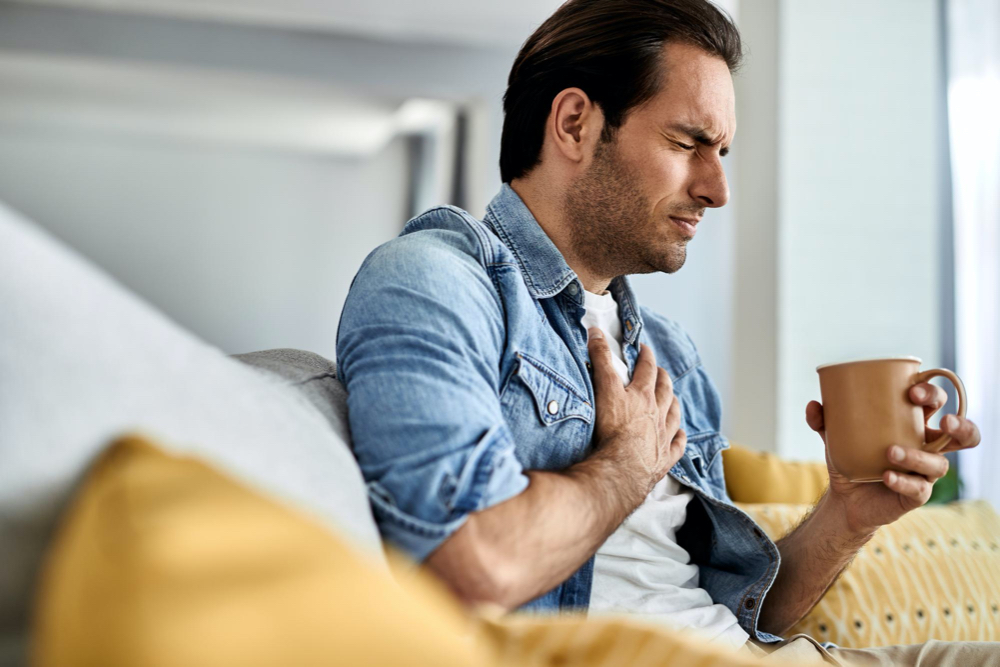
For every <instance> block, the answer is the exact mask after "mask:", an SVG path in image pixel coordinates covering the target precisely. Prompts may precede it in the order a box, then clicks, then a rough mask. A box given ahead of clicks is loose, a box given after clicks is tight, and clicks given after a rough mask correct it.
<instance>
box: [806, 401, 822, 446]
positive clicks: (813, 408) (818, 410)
mask: <svg viewBox="0 0 1000 667" xmlns="http://www.w3.org/2000/svg"><path fill="white" fill-rule="evenodd" d="M806 424H808V425H809V428H811V429H812V430H814V431H816V432H817V433H819V434H820V435H821V436H822V437H823V441H824V442H825V441H826V424H825V422H824V421H823V405H822V404H821V403H820V402H819V401H809V404H808V405H806Z"/></svg>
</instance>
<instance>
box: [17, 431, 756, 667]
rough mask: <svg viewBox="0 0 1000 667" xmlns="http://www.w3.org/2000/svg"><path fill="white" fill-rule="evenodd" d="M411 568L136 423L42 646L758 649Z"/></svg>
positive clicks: (245, 660) (263, 657)
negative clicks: (506, 601) (163, 444)
mask: <svg viewBox="0 0 1000 667" xmlns="http://www.w3.org/2000/svg"><path fill="white" fill-rule="evenodd" d="M396 571H397V573H398V572H399V571H400V569H399V568H396ZM400 576H402V579H400V580H398V583H397V580H394V579H393V578H392V577H391V576H390V575H389V574H387V573H386V572H384V571H383V570H381V569H376V568H373V567H370V566H368V565H367V564H366V563H365V562H364V560H363V559H362V558H361V557H360V556H358V555H357V554H356V553H355V552H354V551H353V550H352V549H350V548H349V547H348V546H346V545H345V544H344V543H342V542H341V541H340V540H339V539H337V537H336V536H335V535H333V534H332V533H330V532H328V531H327V530H326V529H325V528H324V527H323V526H321V525H320V524H318V523H316V522H314V521H313V520H311V519H310V518H308V517H306V516H304V515H302V514H300V513H299V512H297V511H295V510H292V509H289V508H286V507H284V506H283V505H281V504H279V503H276V502H274V501H272V500H270V499H269V498H267V497H264V496H262V495H260V494H258V493H256V492H255V491H253V490H252V489H249V488H247V487H246V486H243V485H242V484H240V483H238V482H235V481H234V480H232V479H231V478H229V477H227V476H225V475H223V474H221V473H219V472H218V471H216V470H215V469H213V468H212V467H210V466H208V465H205V464H204V463H201V462H199V461H197V460H195V459H191V458H186V457H177V456H172V455H168V454H165V453H164V452H162V451H161V450H159V449H157V448H156V447H155V446H153V445H151V444H149V443H148V442H145V441H143V440H141V439H138V438H134V437H132V438H125V439H122V440H120V441H118V442H116V443H115V444H114V445H112V446H111V447H110V448H109V449H108V450H107V451H106V452H105V454H104V455H103V456H102V457H101V458H100V459H99V460H98V461H97V462H96V464H95V465H94V466H93V468H92V469H91V471H90V472H89V474H88V475H87V478H86V479H85V481H84V483H83V485H82V487H81V489H80V490H79V491H78V493H77V496H76V498H75V499H74V500H73V502H72V505H71V507H70V508H69V510H68V511H67V513H66V515H65V516H64V517H63V521H62V524H61V526H60V528H59V530H58V532H57V535H56V538H55V540H54V542H53V545H52V547H51V548H50V552H49V554H48V557H47V562H46V564H45V567H44V571H43V577H42V582H41V588H40V590H39V593H38V597H37V599H36V605H35V622H34V628H33V637H32V653H33V655H32V662H33V664H35V665H39V666H41V667H48V666H53V667H55V666H59V667H72V666H73V665H94V666H98V665H100V666H104V667H117V666H123V667H124V666H126V665H128V666H134V665H143V666H149V667H167V666H171V665H183V666H184V667H199V666H202V665H204V666H208V665H213V666H214V665H241V666H248V667H254V666H257V665H296V666H301V665H306V666H308V665H333V664H342V665H365V664H370V665H434V666H438V665H486V666H490V665H502V666H505V667H513V666H515V665H517V666H519V667H520V666H522V665H528V666H530V665H556V664H559V665H580V666H586V667H598V666H602V665H621V664H630V663H632V662H638V661H642V662H643V664H650V665H667V664H673V665H701V666H705V667H712V666H719V667H721V666H722V665H736V666H739V665H752V664H756V661H754V660H752V659H750V658H744V657H742V656H737V655H734V654H733V653H732V652H730V651H727V650H725V649H722V648H718V647H711V646H705V645H704V643H703V642H700V641H698V640H696V639H694V638H691V637H689V636H686V635H683V634H681V633H676V632H669V631H666V630H664V629H662V628H657V627H651V626H645V625H641V624H639V623H637V622H634V621H633V620H629V619H624V620H623V619H602V620H587V619H585V618H581V617H563V618H533V617H507V618H503V619H500V620H486V619H483V620H479V619H474V618H473V617H472V616H471V615H468V614H466V613H465V612H464V611H463V610H462V609H461V608H460V607H459V606H458V605H457V604H456V603H455V602H454V600H453V599H452V598H451V597H450V596H448V595H447V594H446V593H445V592H444V591H443V590H442V589H441V588H440V587H439V586H438V585H437V582H436V581H432V580H431V577H429V576H427V575H423V574H422V573H420V572H419V571H417V572H413V571H411V572H410V573H409V574H405V575H400ZM640 656H641V660H640Z"/></svg>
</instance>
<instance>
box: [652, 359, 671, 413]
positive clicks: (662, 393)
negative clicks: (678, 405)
mask: <svg viewBox="0 0 1000 667" xmlns="http://www.w3.org/2000/svg"><path fill="white" fill-rule="evenodd" d="M673 400H674V381H673V380H671V379H670V374H669V373H667V371H666V369H663V368H657V369H656V404H657V405H658V406H659V407H660V410H663V411H666V409H667V408H669V407H670V402H671V401H673Z"/></svg>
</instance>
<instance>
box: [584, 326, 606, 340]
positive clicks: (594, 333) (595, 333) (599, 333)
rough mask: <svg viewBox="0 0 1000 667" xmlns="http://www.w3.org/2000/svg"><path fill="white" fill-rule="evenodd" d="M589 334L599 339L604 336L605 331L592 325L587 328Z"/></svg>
mask: <svg viewBox="0 0 1000 667" xmlns="http://www.w3.org/2000/svg"><path fill="white" fill-rule="evenodd" d="M587 334H588V335H589V336H590V337H591V338H597V339H598V340H599V339H601V338H604V332H603V331H601V330H600V329H598V328H597V327H591V328H590V329H587Z"/></svg>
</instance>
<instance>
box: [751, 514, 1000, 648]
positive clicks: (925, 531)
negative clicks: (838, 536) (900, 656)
mask: <svg viewBox="0 0 1000 667" xmlns="http://www.w3.org/2000/svg"><path fill="white" fill-rule="evenodd" d="M740 507H741V508H742V509H743V510H744V511H745V512H747V513H748V514H750V516H751V517H753V519H754V520H755V521H757V523H758V524H760V526H761V528H763V529H764V530H765V531H766V532H767V534H768V535H769V536H771V537H772V539H777V538H779V537H780V536H782V535H784V534H785V533H787V532H788V531H789V530H791V529H792V528H793V527H795V525H796V524H797V523H798V522H799V520H800V519H801V517H802V516H803V515H804V514H805V513H806V512H807V511H808V509H809V505H782V504H774V505H741V506H740ZM796 632H804V633H807V634H809V635H812V636H813V637H816V638H817V639H820V640H822V641H832V642H834V643H836V644H837V645H839V646H844V647H847V648H863V647H869V646H888V645H893V644H916V643H920V642H924V641H927V640H928V639H941V640H950V641H960V640H973V641H1000V515H998V514H997V513H996V511H995V510H994V509H993V508H992V506H990V504H989V503H987V502H985V501H975V502H960V503H951V504H949V505H938V506H927V507H922V508H920V509H918V510H915V511H913V512H910V513H909V514H906V515H904V516H903V518H901V519H900V520H899V521H897V522H895V523H893V524H891V525H888V526H884V527H883V528H881V529H880V530H879V531H878V533H876V535H875V537H874V538H873V539H872V540H871V542H869V543H868V544H867V545H866V546H865V547H864V548H863V549H862V550H861V552H860V553H859V554H858V556H857V558H855V559H854V562H853V563H852V564H851V565H850V567H849V568H848V569H847V571H846V572H844V574H843V575H842V576H841V577H840V579H839V580H838V581H837V582H836V583H835V584H834V585H833V587H831V588H830V590H829V591H827V593H826V595H825V596H824V597H823V599H822V600H820V602H819V604H817V605H816V607H815V608H814V609H813V610H812V611H811V612H810V613H809V614H808V615H807V616H806V617H805V618H804V619H802V620H801V621H800V622H799V623H798V625H796V626H795V627H794V628H793V629H792V630H791V631H789V633H788V634H792V633H796Z"/></svg>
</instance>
